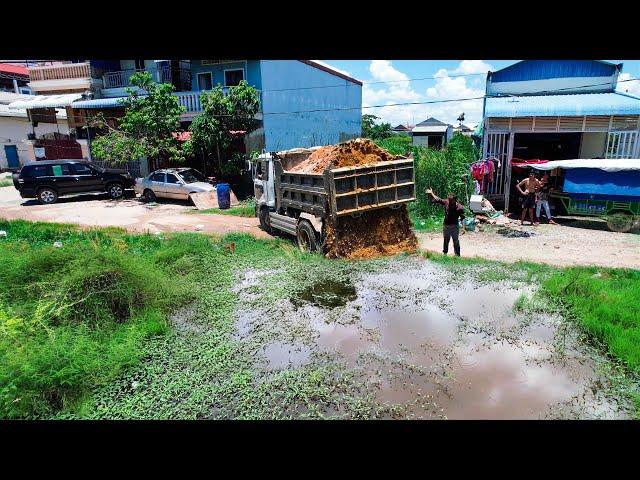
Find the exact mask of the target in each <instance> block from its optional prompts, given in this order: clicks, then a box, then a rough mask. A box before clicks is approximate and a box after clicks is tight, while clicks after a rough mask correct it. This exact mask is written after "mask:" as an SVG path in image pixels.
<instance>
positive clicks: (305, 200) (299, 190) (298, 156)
mask: <svg viewBox="0 0 640 480" xmlns="http://www.w3.org/2000/svg"><path fill="white" fill-rule="evenodd" d="M318 148H322V147H313V148H309V149H305V148H296V149H291V150H286V151H282V152H271V153H264V154H262V155H261V156H259V157H258V158H257V159H256V160H255V161H254V162H252V177H253V182H254V191H255V198H256V216H257V217H258V218H259V220H260V226H261V227H262V229H263V230H265V231H267V232H269V233H271V232H273V231H274V230H277V231H279V232H284V233H287V234H290V235H294V236H295V237H296V238H297V243H298V246H299V247H300V249H301V250H303V251H311V252H316V251H318V252H322V251H323V249H324V245H325V238H326V233H327V226H328V225H330V224H332V225H334V226H335V225H338V224H340V225H347V226H346V227H344V228H349V227H348V225H349V222H348V221H347V222H344V221H343V222H339V220H340V219H344V218H345V217H356V218H357V217H362V216H365V215H370V212H372V211H375V210H379V209H387V208H390V209H399V208H401V207H402V206H403V205H404V204H407V203H408V202H411V201H414V200H415V198H416V197H415V178H414V162H413V158H411V157H395V159H394V160H391V161H382V162H376V163H369V164H364V165H356V166H350V167H342V168H330V167H327V168H326V169H325V170H324V171H322V172H321V173H303V172H300V171H294V170H293V169H295V167H296V166H297V165H299V164H300V163H301V162H304V161H305V160H306V159H307V158H309V156H310V155H311V154H312V153H313V152H314V151H315V150H316V149H318ZM405 215H406V213H405ZM372 218H373V217H372ZM341 228H342V227H341ZM336 230H339V229H336Z"/></svg>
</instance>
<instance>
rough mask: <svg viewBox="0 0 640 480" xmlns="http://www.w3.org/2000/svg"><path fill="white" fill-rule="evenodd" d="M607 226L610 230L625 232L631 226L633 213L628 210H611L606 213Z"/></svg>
mask: <svg viewBox="0 0 640 480" xmlns="http://www.w3.org/2000/svg"><path fill="white" fill-rule="evenodd" d="M607 227H609V230H611V231H612V232H620V233H627V232H628V231H630V230H631V229H632V228H633V215H632V214H630V213H628V212H621V211H617V212H611V213H609V214H607Z"/></svg>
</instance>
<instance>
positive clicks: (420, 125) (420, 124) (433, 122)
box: [416, 117, 447, 127]
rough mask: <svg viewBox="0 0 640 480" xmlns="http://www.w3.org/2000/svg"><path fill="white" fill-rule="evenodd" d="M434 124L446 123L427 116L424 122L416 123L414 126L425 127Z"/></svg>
mask: <svg viewBox="0 0 640 480" xmlns="http://www.w3.org/2000/svg"><path fill="white" fill-rule="evenodd" d="M434 125H447V124H446V123H444V122H441V121H440V120H438V119H437V118H433V117H429V118H427V119H426V120H425V121H424V122H420V123H419V124H417V125H416V127H427V126H434Z"/></svg>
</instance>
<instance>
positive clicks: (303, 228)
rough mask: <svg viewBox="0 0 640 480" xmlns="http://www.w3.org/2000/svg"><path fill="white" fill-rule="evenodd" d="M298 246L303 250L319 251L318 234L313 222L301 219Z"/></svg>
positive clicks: (298, 229)
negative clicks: (312, 224)
mask: <svg viewBox="0 0 640 480" xmlns="http://www.w3.org/2000/svg"><path fill="white" fill-rule="evenodd" d="M296 236H297V237H298V247H300V251H302V252H317V251H318V243H319V241H318V235H317V234H316V231H315V230H314V229H313V227H312V226H311V224H310V223H309V222H308V221H306V220H300V222H299V223H298V228H297V235H296Z"/></svg>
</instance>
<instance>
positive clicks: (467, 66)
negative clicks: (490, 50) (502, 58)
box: [452, 60, 493, 75]
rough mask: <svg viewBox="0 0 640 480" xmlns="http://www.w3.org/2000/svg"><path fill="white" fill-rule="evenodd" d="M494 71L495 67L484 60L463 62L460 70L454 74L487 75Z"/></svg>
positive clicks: (459, 67)
mask: <svg viewBox="0 0 640 480" xmlns="http://www.w3.org/2000/svg"><path fill="white" fill-rule="evenodd" d="M490 70H493V67H492V66H491V65H489V64H488V63H486V62H484V61H483V60H463V61H462V62H460V65H459V66H458V68H456V69H455V70H453V72H452V73H454V74H460V73H462V74H466V75H469V74H474V73H485V74H486V73H487V72H488V71H490Z"/></svg>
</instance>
